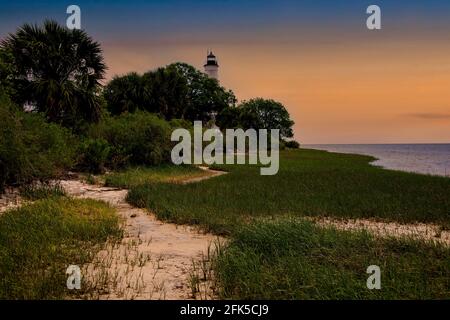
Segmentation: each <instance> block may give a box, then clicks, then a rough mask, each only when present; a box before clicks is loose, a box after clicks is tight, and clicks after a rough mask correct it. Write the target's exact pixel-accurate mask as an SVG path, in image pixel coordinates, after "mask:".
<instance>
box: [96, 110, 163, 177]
mask: <svg viewBox="0 0 450 320" xmlns="http://www.w3.org/2000/svg"><path fill="white" fill-rule="evenodd" d="M170 134H171V127H170V125H169V123H168V122H167V121H165V120H162V119H160V118H158V117H157V116H155V115H153V114H151V113H148V112H136V113H132V114H130V113H127V114H123V115H121V116H119V117H116V118H106V119H105V120H104V121H102V122H101V123H99V124H97V125H94V126H93V127H91V130H90V137H91V138H93V139H104V140H106V141H107V142H108V143H109V145H110V147H111V151H110V154H109V159H108V165H109V166H111V167H112V168H119V167H124V166H127V165H159V164H161V163H164V162H168V161H170V151H171V145H172V143H171V141H170Z"/></svg>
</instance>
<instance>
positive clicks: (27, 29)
mask: <svg viewBox="0 0 450 320" xmlns="http://www.w3.org/2000/svg"><path fill="white" fill-rule="evenodd" d="M0 47H1V49H2V50H5V51H7V52H10V53H11V54H12V65H13V70H14V75H13V79H12V82H13V85H14V88H15V90H16V92H15V93H14V95H13V96H12V98H13V100H14V102H16V103H17V104H19V105H22V106H23V105H25V104H29V105H31V106H32V109H33V110H35V111H38V112H42V113H44V114H45V116H46V118H47V119H48V120H50V121H53V122H57V123H60V124H63V125H65V126H74V125H75V124H76V123H77V122H79V120H80V118H81V119H83V120H85V121H88V122H95V121H97V120H98V119H99V118H100V114H101V106H100V105H101V103H100V99H99V96H98V92H99V88H100V81H101V80H102V79H103V76H104V73H105V69H106V66H105V64H104V62H103V57H102V51H101V48H100V45H99V44H98V43H97V42H95V41H93V40H92V38H90V37H89V36H88V35H87V34H86V33H85V32H84V31H82V30H77V29H74V30H69V29H67V28H65V27H62V26H60V25H58V23H57V22H54V21H50V20H47V21H45V22H44V24H43V26H38V25H30V24H25V25H23V26H22V27H21V28H19V29H18V31H17V32H16V33H15V34H10V35H9V36H8V37H7V38H6V39H4V40H3V41H2V42H1V44H0Z"/></svg>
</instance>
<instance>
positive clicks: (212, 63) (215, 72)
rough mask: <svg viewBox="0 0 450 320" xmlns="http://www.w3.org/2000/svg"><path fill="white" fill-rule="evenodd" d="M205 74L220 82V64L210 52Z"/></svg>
mask: <svg viewBox="0 0 450 320" xmlns="http://www.w3.org/2000/svg"><path fill="white" fill-rule="evenodd" d="M204 67H205V73H206V74H207V75H208V76H209V77H210V78H213V79H216V80H219V64H218V62H217V58H216V56H215V55H214V54H213V53H212V51H209V53H208V56H207V57H206V64H205V65H204Z"/></svg>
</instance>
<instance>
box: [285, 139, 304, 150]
mask: <svg viewBox="0 0 450 320" xmlns="http://www.w3.org/2000/svg"><path fill="white" fill-rule="evenodd" d="M284 146H285V147H286V148H289V149H298V148H300V143H298V142H297V141H295V140H290V141H284Z"/></svg>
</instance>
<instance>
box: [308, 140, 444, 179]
mask: <svg viewBox="0 0 450 320" xmlns="http://www.w3.org/2000/svg"><path fill="white" fill-rule="evenodd" d="M302 147H304V148H308V149H319V150H327V151H331V152H338V153H355V154H363V155H369V156H373V157H375V158H377V159H378V160H376V161H374V162H372V164H373V165H376V166H381V167H383V168H386V169H393V170H401V171H408V172H416V173H423V174H432V175H439V176H447V177H450V144H310V145H303V146H302Z"/></svg>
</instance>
